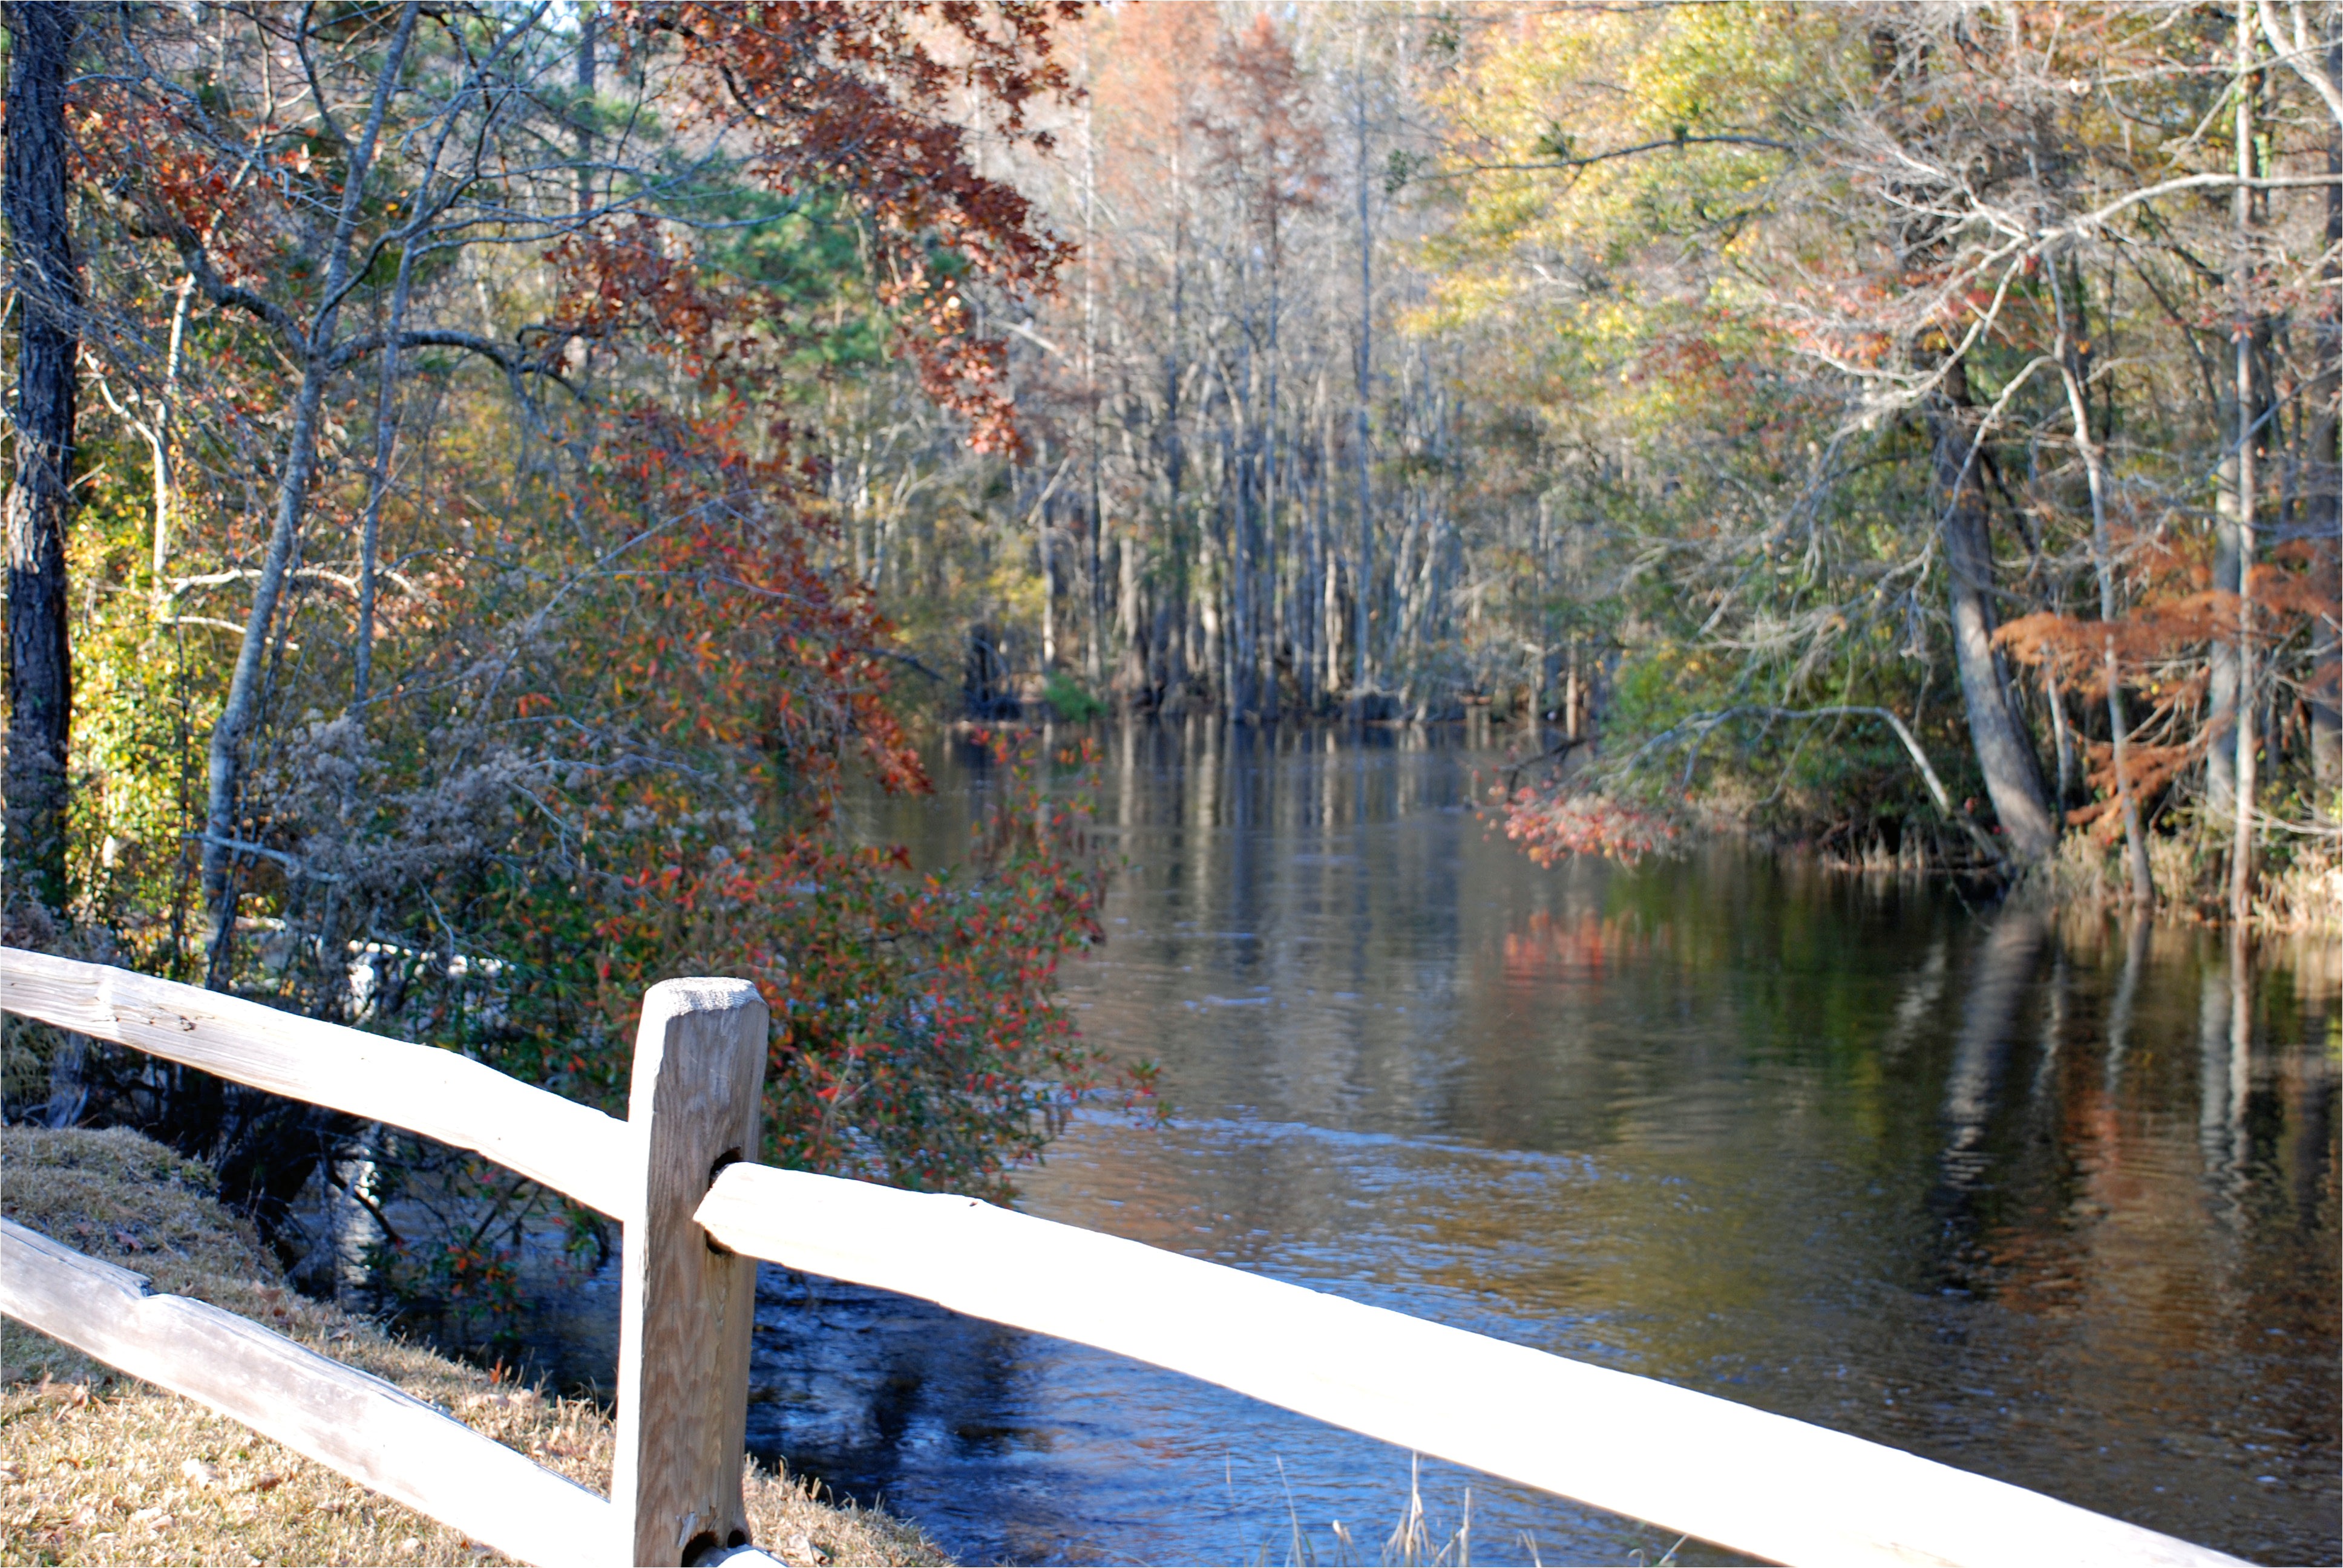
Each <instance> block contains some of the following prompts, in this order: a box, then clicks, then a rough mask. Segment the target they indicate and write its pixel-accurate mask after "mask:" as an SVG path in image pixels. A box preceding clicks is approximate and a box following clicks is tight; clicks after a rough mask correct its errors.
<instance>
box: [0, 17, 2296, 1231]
mask: <svg viewBox="0 0 2343 1568" xmlns="http://www.w3.org/2000/svg"><path fill="white" fill-rule="evenodd" d="M5 20H6V32H7V48H8V51H9V58H8V65H7V71H8V76H7V80H8V99H7V153H6V158H7V162H6V187H5V222H6V233H7V243H8V247H9V248H8V266H9V269H10V272H9V278H10V282H9V290H10V292H9V295H8V310H9V316H8V318H7V321H6V354H7V366H8V370H9V388H8V397H7V404H8V408H9V427H8V433H7V434H8V441H7V448H8V454H9V464H10V467H9V469H8V475H7V502H6V505H7V543H8V588H7V593H8V677H7V679H8V700H9V714H8V740H7V758H6V793H7V821H6V840H5V846H6V881H5V895H6V900H7V904H6V922H7V930H8V940H9V941H10V942H11V943H12V944H15V945H21V946H30V947H38V948H43V949H45V950H55V951H62V952H70V953H73V954H75V955H77V956H84V957H90V958H96V959H101V960H104V961H108V962H114V963H119V964H123V965H126V966H128V967H131V968H136V969H140V970H147V971H150V972H153V973H156V974H160V975H165V976H168V977H171V978H174V979H179V980H192V981H196V982H197V983H204V984H209V985H213V986H216V987H221V988H225V989H229V990H237V991H239V992H241V993H244V994H247V995H253V996H258V997H263V998H266V999H268V1000H273V1001H275V1002H276V1003H277V1005H281V1006H285V1007H288V1008H293V1009H296V1010H302V1011H305V1012H308V1013H311V1014H314V1015H316V1016H319V1017H326V1018H331V1019H335V1020H341V1021H348V1022H356V1023H360V1024H362V1025H363V1026H364V1027H367V1028H373V1029H377V1030H387V1031H391V1032H397V1033H401V1034H404V1035H406V1036H407V1037H409V1038H415V1039H422V1040H432V1041H435V1042H437V1043H441V1044H445V1045H447V1046H449V1047H450V1048H453V1049H458V1050H465V1051H467V1052H468V1053H470V1054H474V1055H476V1056H478V1057H479V1058H480V1059H482V1060H488V1061H491V1062H493V1063H495V1064H496V1065H498V1066H499V1067H501V1068H502V1069H504V1070H508V1071H511V1072H515V1073H518V1074H519V1075H521V1076H524V1077H526V1078H528V1079H529V1080H530V1081H535V1082H539V1083H544V1084H547V1085H548V1086H549V1087H552V1088H555V1089H557V1090H558V1091H562V1092H564V1093H568V1094H571V1095H574V1096H576V1097H578V1098H581V1099H586V1100H588V1101H595V1102H598V1103H615V1102H616V1098H617V1097H619V1096H622V1094H623V1089H624V1077H625V1063H626V1043H625V1042H626V1040H627V1039H628V1030H629V1029H630V1027H631V1021H632V1017H633V1011H632V1010H633V1009H634V1007H635V1006H636V999H638V998H639V995H640V993H641V990H643V988H644V987H645V986H646V985H647V984H649V981H650V980H655V979H657V978H659V977H660V976H663V975H668V974H675V973H690V972H699V973H724V974H739V975H743V976H746V977H749V978H750V979H753V980H756V981H757V982H758V983H759V985H760V986H761V987H762V988H763V989H764V990H765V991H766V993H767V995H768V996H769V999H771V1000H772V1002H773V1011H774V1016H775V1019H776V1020H777V1022H776V1040H775V1045H774V1053H773V1063H774V1066H773V1078H772V1081H771V1089H770V1099H771V1110H772V1121H771V1126H772V1132H771V1137H772V1139H773V1140H774V1141H775V1144H776V1148H775V1150H774V1151H773V1156H774V1158H775V1159H776V1161H778V1162H786V1163H792V1164H799V1165H803V1166H807V1167H809V1168H815V1169H821V1170H830V1171H845V1172H850V1173H857V1174H865V1175H869V1176H871V1177H873V1178H875V1179H880V1180H885V1181H890V1182H894V1183H897V1184H901V1185H910V1186H931V1187H952V1188H954V1189H956V1190H966V1191H984V1192H988V1193H1004V1192H1006V1191H1008V1182H1009V1180H1010V1176H1011V1173H1012V1172H1013V1171H1015V1170H1016V1169H1017V1167H1018V1166H1019V1165H1020V1164H1021V1162H1022V1161H1026V1160H1029V1159H1030V1158H1031V1156H1032V1155H1033V1154H1034V1153H1036V1152H1037V1151H1039V1149H1040V1148H1041V1145H1042V1143H1043V1142H1044V1141H1046V1139H1047V1137H1048V1136H1049V1134H1050V1132H1051V1131H1052V1130H1053V1129H1054V1128H1055V1127H1056V1126H1057V1125H1058V1123H1059V1120H1060V1119H1061V1117H1062V1116H1063V1115H1064V1114H1065V1113H1066V1112H1067V1111H1068V1110H1069V1109H1070V1108H1071V1106H1072V1105H1074V1104H1075V1103H1077V1102H1078V1101H1081V1099H1082V1098H1083V1097H1085V1096H1087V1095H1091V1094H1093V1093H1099V1092H1123V1093H1136V1094H1141V1095H1144V1093H1145V1092H1146V1091H1147V1090H1148V1088H1149V1084H1148V1082H1147V1080H1146V1070H1145V1068H1144V1065H1143V1064H1142V1065H1141V1067H1140V1068H1138V1069H1136V1070H1133V1069H1129V1068H1121V1069H1113V1070H1110V1068H1109V1067H1108V1066H1107V1065H1106V1064H1105V1063H1104V1062H1103V1061H1102V1060H1101V1058H1100V1057H1099V1056H1098V1055H1097V1054H1096V1053H1095V1051H1094V1050H1093V1048H1092V1046H1091V1043H1089V1042H1087V1041H1085V1040H1083V1039H1082V1038H1081V1036H1080V1034H1079V1032H1078V1031H1077V1030H1075V1028H1074V1026H1073V1022H1072V1020H1071V1017H1070V1015H1069V1014H1068V1013H1067V1012H1066V1011H1065V1010H1063V1008H1062V1007H1061V1004H1060V1001H1059V1000H1058V998H1057V994H1056V991H1055V989H1054V983H1055V982H1054V978H1053V977H1054V974H1055V970H1056V966H1057V964H1058V962H1059V961H1060V960H1061V958H1063V957H1064V956H1065V955H1067V954H1070V953H1072V952H1074V951H1077V950H1080V949H1081V948H1083V947H1085V946H1086V945H1088V944H1089V943H1090V942H1091V941H1092V940H1095V939H1097V938H1098V937H1099V936H1100V935H1101V933H1100V930H1099V929H1098V926H1097V920H1096V916H1097V910H1098V908H1099V899H1100V897H1101V888H1102V886H1103V881H1104V878H1105V876H1106V874H1107V872H1108V870H1109V869H1110V867H1109V865H1108V863H1107V859H1106V858H1105V857H1104V856H1102V854H1101V852H1100V851H1099V849H1098V847H1097V846H1096V845H1095V844H1094V843H1093V842H1092V840H1091V837H1090V835H1089V834H1088V831H1087V829H1086V824H1085V819H1084V815H1083V805H1082V801H1083V792H1082V788H1081V783H1082V775H1083V771H1084V769H1085V768H1086V767H1087V766H1089V762H1088V760H1087V758H1088V756H1089V753H1088V752H1087V751H1086V749H1085V747H1086V744H1087V743H1086V742H1084V741H1083V740H1082V739H1081V726H1082V725H1083V723H1084V722H1085V721H1089V720H1094V719H1100V720H1105V721H1109V722H1111V721H1112V720H1113V719H1116V718H1118V717H1119V718H1121V719H1122V720H1124V721H1126V722H1134V723H1143V722H1148V721H1150V720H1151V719H1169V718H1172V717H1175V716H1183V715H1185V716H1193V715H1200V714H1201V715H1205V716H1208V717H1209V718H1210V719H1211V720H1212V722H1214V723H1224V724H1228V725H1233V726H1253V727H1266V726H1273V725H1274V726H1288V725H1309V724H1327V725H1350V726H1370V725H1383V726H1390V725H1399V726H1407V725H1426V726H1428V725H1440V724H1446V723H1454V722H1458V721H1464V722H1466V723H1468V724H1471V725H1475V726H1480V725H1485V726H1487V727H1488V729H1489V732H1490V734H1491V735H1493V737H1494V741H1493V743H1494V744H1496V745H1499V746H1502V747H1506V748H1510V755H1511V762H1510V763H1509V765H1508V768H1507V769H1505V770H1503V772H1502V774H1501V781H1500V782H1499V783H1498V784H1497V785H1496V786H1494V788H1493V792H1492V794H1491V795H1490V797H1489V799H1488V805H1487V811H1488V814H1489V818H1490V820H1491V822H1492V824H1493V825H1494V826H1499V827H1501V828H1502V829H1503V832H1504V833H1506V834H1509V835H1510V836H1511V837H1512V838H1513V839H1515V840H1516V841H1517V842H1518V844H1519V845H1520V847H1521V849H1522V850H1523V852H1524V853H1527V854H1529V855H1531V856H1533V857H1535V858H1538V859H1541V860H1552V859H1558V858H1561V857H1566V856H1574V855H1612V856H1618V857H1623V858H1630V859H1632V858H1634V857H1636V856H1639V855H1644V854H1649V853H1664V852H1668V851H1669V850H1670V849H1672V848H1673V847H1674V846H1676V845H1680V844H1682V843H1684V842H1686V841H1688V840H1689V839H1692V838H1694V837H1696V836H1700V835H1711V834H1719V833H1729V834H1745V835H1752V836H1755V837H1757V838H1759V839H1765V840H1766V841H1771V842H1779V843H1785V844H1793V843H1795V844H1801V845H1804V846H1806V847H1807V848H1809V849H1813V850H1815V851H1816V852H1818V853H1821V854H1823V855H1825V856H1828V857H1832V858H1834V859H1835V860H1836V861H1837V862H1839V863H1843V864H1845V865H1847V866H1851V867H1863V866H1880V865H1890V866H1904V867H1907V868H1918V869H1923V870H1926V871H1928V872H1931V873H1944V874H1957V875H1960V876H1963V877H1966V878H1970V879H1982V880H1984V881H1986V882H1990V883H1992V884H1993V885H1996V886H2005V887H2006V886H2013V885H2015V886H2024V887H2030V888H2033V889H2036V890H2046V892H2047V893H2048V895H2049V896H2052V897H2055V898H2057V899H2060V900H2079V901H2090V900H2096V901H2098V902H2102V903H2106V904H2108V905H2114V906H2127V907H2135V908H2137V907H2147V906H2153V907H2155V908H2157V910H2160V911H2162V912H2163V913H2165V914H2167V915H2169V916H2171V917H2174V918H2186V919H2196V920H2212V921H2227V922H2230V923H2233V924H2234V925H2236V926H2237V927H2238V928H2239V929H2243V928H2245V927H2246V926H2248V925H2255V924H2259V925H2264V926H2271V925H2275V926H2289V925H2291V926H2303V925H2317V924H2318V923H2320V922H2327V923H2329V924H2331V923H2332V922H2334V921H2335V920H2337V919H2338V914H2343V858H2338V840H2343V727H2339V726H2338V650H2339V649H2343V643H2338V600H2339V599H2343V588H2338V570H2343V545H2339V543H2338V522H2343V483H2338V472H2339V470H2338V389H2343V317H2338V279H2343V13H2338V10H2337V9H2336V8H2335V7H2333V6H2331V5H2303V4H2299V3H2296V0H2254V3H2253V4H2250V5H2240V6H2232V7H2227V8H2225V7H2223V6H2220V5H2197V4H2177V3H2158V4H2152V5H2120V6H2118V5H2034V4H1996V5H1985V4H1976V5H1966V4H1964V5H1893V4H1868V5H1828V6H1824V5H1756V4H1750V5H1694V6H1682V7H1669V6H1653V5H1612V4H1550V5H1477V4H1454V5H1433V4H1417V5H1357V4H1337V3H1330V4H1324V5H1300V6H1285V5H1257V4H1251V3H1244V0H1226V3H1223V4H1218V5H1174V4H1157V3H1148V0H1120V3H1116V4H1108V5H1081V4H1077V3H1074V0H1056V3H1045V0H989V3H981V4H980V3H977V0H933V3H927V4H914V3H905V4H900V5H885V6H859V5H848V6H830V5H810V4H809V5H783V4H758V5H704V4H695V3H690V0H607V3H603V0H583V3H570V4H558V5H557V4H550V3H538V4H534V5H527V4H524V5H486V4H464V3H459V0H439V3H435V4H432V5H422V4H420V3H418V0H344V3H340V4H334V5H291V4H271V3H266V0H262V3H243V4H214V3H208V0H206V3H199V4H183V5H164V4H153V5H146V4H129V5H10V6H8V7H7V10H6V18H5ZM954 725H957V726H961V727H963V729H964V728H965V727H966V726H969V725H975V726H977V727H979V731H980V733H981V735H982V736H983V737H984V742H983V743H984V744H986V745H988V746H990V747H991V748H992V749H993V756H994V758H995V759H996V761H995V767H996V769H997V770H998V774H999V777H1000V779H1001V782H1002V788H1001V792H1000V794H999V797H998V800H999V805H998V809H997V810H996V811H995V812H994V813H993V814H992V815H991V817H990V819H989V820H988V825H987V826H986V828H985V829H984V830H983V831H982V832H981V833H980V835H979V836H978V839H977V841H976V842H974V843H973V844H972V845H971V846H970V854H969V857H968V859H967V860H966V862H965V863H964V864H962V865H959V866H955V867H950V868H930V867H925V866H921V867H916V868H915V867H913V866H912V864H911V863H910V859H909V858H908V857H907V856H906V855H905V854H903V853H902V852H900V850H897V849H894V848H893V847H891V846H888V845H884V844H870V843H864V842H860V841H858V840H857V839H856V838H855V836H854V835H853V834H852V833H850V832H849V831H848V830H847V829H846V827H845V825H844V823H843V820H842V818H841V815H840V806H841V802H842V801H843V800H845V799H848V798H849V796H850V794H851V793H852V792H854V791H857V790H870V789H875V790H882V791H889V792H898V793H901V792H909V793H917V792H918V791H920V790H921V789H925V788H926V787H927V779H926V773H925V770H924V767H923V763H922V759H921V752H920V745H921V744H922V743H923V741H924V740H925V739H928V738H930V737H932V736H934V735H936V734H938V733H940V732H941V731H942V730H943V729H944V728H945V727H947V726H954ZM1070 738H1071V739H1070ZM5 1094H6V1101H7V1111H8V1115H9V1116H10V1117H11V1118H12V1119H18V1118H22V1117H24V1116H25V1115H28V1114H29V1115H35V1116H37V1117H39V1118H41V1119H44V1120H46V1121H49V1122H50V1123H51V1124H53V1125H68V1124H71V1123H72V1122H73V1121H75V1120H77V1119H102V1120H116V1121H128V1122H131V1123H134V1124H136V1125H139V1126H142V1127H146V1128H148V1129H150V1130H154V1131H157V1133H158V1135H162V1136H166V1137H168V1138H170V1139H171V1140H173V1141H177V1142H179V1143H180V1144H181V1145H182V1146H183V1147H189V1148H198V1147H199V1148H202V1149H205V1150H207V1151H208V1150H225V1151H228V1152H227V1153H226V1155H225V1156H224V1158H225V1161H226V1166H227V1168H228V1175H229V1180H230V1181H231V1184H232V1185H233V1186H236V1188H237V1190H238V1191H246V1192H248V1193H251V1194H255V1195H257V1196H260V1197H268V1196H271V1195H273V1197H274V1198H275V1199H276V1200H277V1201H289V1200H290V1198H291V1195H292V1194H293V1192H294V1191H296V1190H297V1189H298V1188H299V1187H300V1186H301V1184H302V1183H304V1182H305V1181H307V1180H308V1179H309V1178H310V1176H311V1174H312V1173H313V1171H315V1170H316V1169H317V1168H318V1158H319V1157H318V1156H317V1154H316V1153H315V1152H314V1151H313V1152H312V1153H311V1154H310V1155H309V1156H307V1157H301V1158H296V1157H293V1156H290V1155H287V1153H286V1150H287V1148H289V1147H293V1146H295V1145H297V1144H298V1143H299V1141H300V1140H301V1139H304V1138H309V1139H312V1140H313V1141H314V1142H315V1144H316V1147H317V1148H328V1147H331V1148H346V1147H347V1139H348V1138H350V1137H351V1136H353V1133H352V1132H351V1130H349V1129H347V1128H326V1127H323V1126H322V1124H320V1123H317V1121H314V1120H310V1119H306V1113H304V1112H301V1111H299V1110H298V1108H288V1107H287V1106H285V1105H284V1104H283V1103H281V1102H270V1101H265V1099H264V1098H263V1097H257V1096H248V1095H241V1094H239V1093H237V1092H233V1091H224V1090H222V1089H221V1088H220V1087H219V1086H217V1085H216V1084H214V1085H206V1084H201V1083H196V1082H194V1081H182V1080H181V1079H180V1078H178V1077H176V1076H173V1075H163V1076H157V1075H156V1074H154V1073H148V1072H141V1071H140V1070H136V1068H135V1067H134V1066H132V1065H130V1064H127V1063H124V1062H117V1061H112V1060H110V1059H101V1058H99V1057H98V1056H96V1054H90V1055H88V1056H86V1057H85V1054H84V1052H83V1050H82V1049H81V1048H80V1047H79V1046H78V1045H75V1043H73V1042H72V1041H70V1040H64V1039H57V1040H50V1039H48V1038H46V1037H41V1036H37V1035H36V1033H35V1031H26V1032H25V1034H24V1035H23V1036H22V1037H21V1038H12V1040H11V1042H10V1046H9V1054H8V1057H7V1061H6V1074H5ZM375 1135H376V1136H377V1137H379V1135H380V1134H379V1130H376V1134H375ZM337 1140H338V1141H339V1142H337ZM339 1168H340V1167H339V1166H338V1165H337V1164H336V1163H335V1161H334V1160H333V1159H331V1158H327V1159H326V1161H325V1169H327V1170H328V1171H333V1170H337V1169H339ZM450 1257H453V1254H452V1253H451V1254H450ZM461 1263H462V1260H461V1259H460V1258H458V1259H456V1260H455V1261H449V1259H448V1258H441V1259H439V1260H438V1261H435V1262H434V1263H433V1264H432V1265H431V1266H432V1267H434V1268H439V1269H442V1270H443V1271H445V1270H447V1269H454V1268H458V1266H459V1265H460V1264H461Z"/></svg>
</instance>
